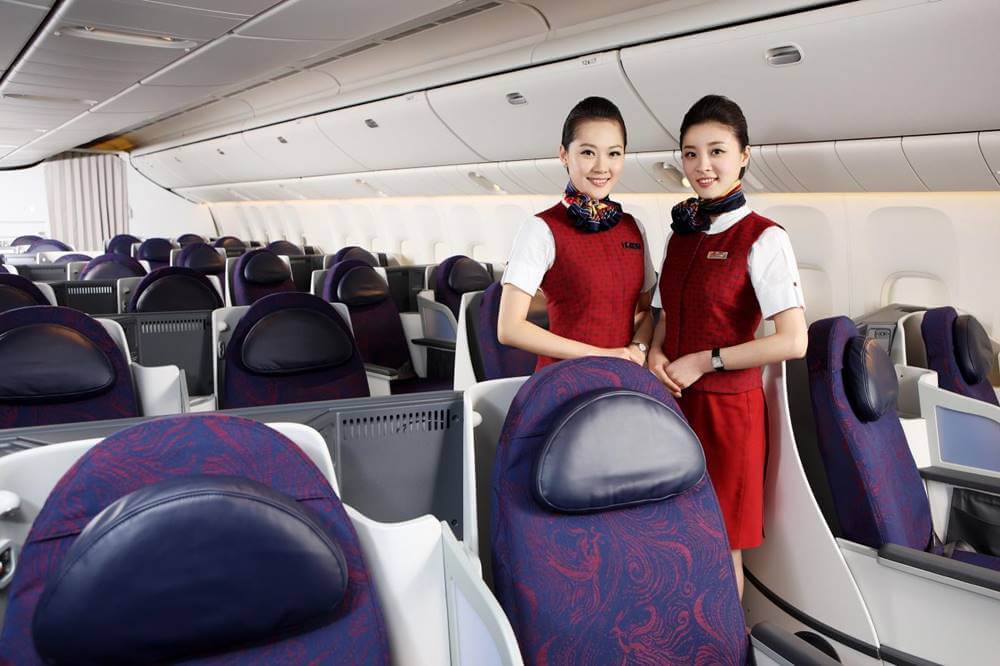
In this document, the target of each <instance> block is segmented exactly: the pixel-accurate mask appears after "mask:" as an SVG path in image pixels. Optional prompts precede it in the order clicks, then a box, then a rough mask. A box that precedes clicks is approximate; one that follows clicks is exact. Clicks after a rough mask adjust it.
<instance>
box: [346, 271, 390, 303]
mask: <svg viewBox="0 0 1000 666" xmlns="http://www.w3.org/2000/svg"><path fill="white" fill-rule="evenodd" d="M387 298H389V285H388V284H386V282H385V280H383V279H382V276H381V275H379V274H378V273H376V272H375V269H374V268H372V267H371V266H367V265H366V266H355V267H354V268H351V269H350V270H348V271H347V273H346V274H345V275H344V277H342V278H341V279H340V284H338V285H337V300H338V301H339V302H341V303H344V304H346V305H347V306H348V307H355V306H360V305H374V304H376V303H381V302H382V301H384V300H385V299H387Z"/></svg>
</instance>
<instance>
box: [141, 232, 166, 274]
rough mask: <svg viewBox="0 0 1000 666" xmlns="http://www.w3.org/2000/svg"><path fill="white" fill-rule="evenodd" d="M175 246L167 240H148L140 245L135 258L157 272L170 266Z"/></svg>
mask: <svg viewBox="0 0 1000 666" xmlns="http://www.w3.org/2000/svg"><path fill="white" fill-rule="evenodd" d="M173 249H174V244H173V243H171V242H170V241H169V240H167V239H166V238H147V239H146V240H144V241H142V243H141V244H140V245H139V249H138V250H137V251H136V256H135V258H136V259H138V260H139V261H145V262H147V263H148V264H149V269H150V270H151V271H155V270H156V269H157V268H163V267H164V266H169V265H170V251H171V250H173Z"/></svg>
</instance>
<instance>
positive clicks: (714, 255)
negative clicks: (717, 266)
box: [708, 250, 729, 259]
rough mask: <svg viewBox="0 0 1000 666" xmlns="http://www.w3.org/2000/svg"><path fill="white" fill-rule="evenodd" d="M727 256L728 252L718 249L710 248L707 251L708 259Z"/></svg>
mask: <svg viewBox="0 0 1000 666" xmlns="http://www.w3.org/2000/svg"><path fill="white" fill-rule="evenodd" d="M728 256H729V253H728V252H719V251H718V250H712V251H711V252H709V253H708V258H709V259H725V258H727V257H728Z"/></svg>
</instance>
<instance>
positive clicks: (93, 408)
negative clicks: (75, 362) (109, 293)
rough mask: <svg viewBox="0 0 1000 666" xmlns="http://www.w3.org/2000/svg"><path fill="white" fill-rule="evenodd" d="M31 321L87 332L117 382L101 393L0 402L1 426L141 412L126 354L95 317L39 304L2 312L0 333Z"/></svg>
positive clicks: (130, 416) (12, 426) (124, 416)
mask: <svg viewBox="0 0 1000 666" xmlns="http://www.w3.org/2000/svg"><path fill="white" fill-rule="evenodd" d="M32 324H61V325H63V326H67V327H69V328H71V329H73V330H75V331H77V332H78V333H80V334H82V335H84V336H86V337H87V338H88V339H89V340H90V341H91V342H92V343H93V344H94V345H95V346H96V347H97V348H98V349H100V350H101V351H102V352H104V354H105V355H106V357H107V359H108V361H109V362H110V363H111V367H112V368H113V369H114V373H115V382H114V384H112V386H111V387H110V388H109V389H108V390H107V391H105V392H104V393H102V394H101V395H97V396H91V397H86V398H82V399H77V400H64V401H60V402H51V403H46V404H36V405H24V404H4V403H0V428H20V427H26V426H36V425H50V424H53V423H76V422H79V421H102V420H105V419H125V418H132V417H135V416H139V402H138V400H137V398H136V394H135V389H134V388H133V387H132V375H131V373H130V372H129V368H128V364H127V362H126V359H125V355H124V354H123V353H122V350H121V348H120V347H119V346H118V345H117V344H116V343H115V341H114V340H112V339H111V336H109V335H108V333H107V331H105V330H104V327H103V326H101V324H99V323H98V322H97V321H96V320H94V319H92V318H91V317H89V316H88V315H85V314H84V313H82V312H79V311H77V310H73V309H71V308H63V307H53V306H38V307H31V308H18V309H16V310H10V311H9V312H5V313H3V314H0V336H2V335H3V334H4V333H6V332H7V331H11V330H14V329H16V328H18V327H21V326H29V325H32Z"/></svg>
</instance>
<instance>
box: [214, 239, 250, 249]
mask: <svg viewBox="0 0 1000 666" xmlns="http://www.w3.org/2000/svg"><path fill="white" fill-rule="evenodd" d="M213 245H215V247H224V248H227V249H234V250H242V249H245V248H246V246H247V244H246V243H244V242H243V241H241V240H240V239H239V238H237V237H236V236H221V237H219V238H216V239H215V243H213Z"/></svg>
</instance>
